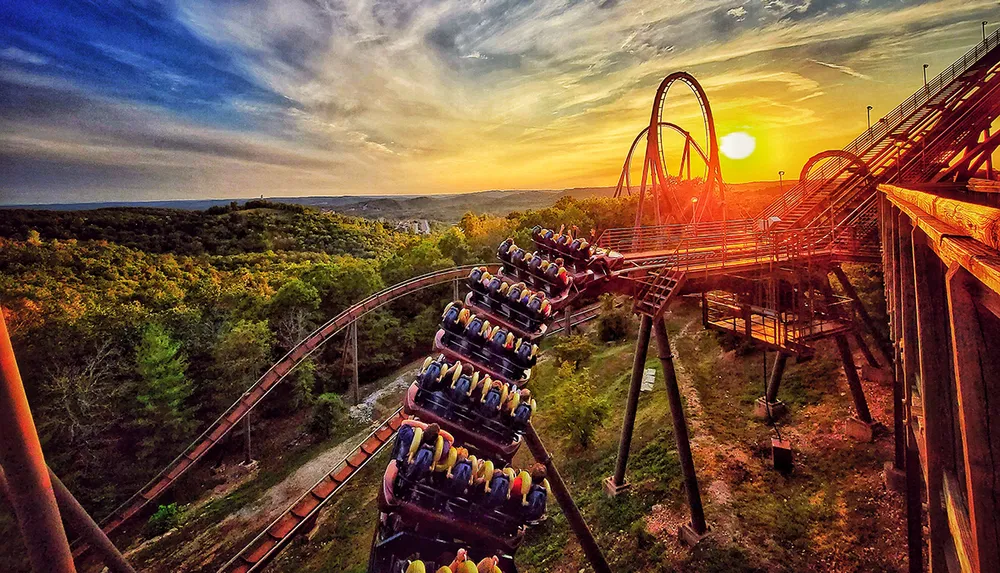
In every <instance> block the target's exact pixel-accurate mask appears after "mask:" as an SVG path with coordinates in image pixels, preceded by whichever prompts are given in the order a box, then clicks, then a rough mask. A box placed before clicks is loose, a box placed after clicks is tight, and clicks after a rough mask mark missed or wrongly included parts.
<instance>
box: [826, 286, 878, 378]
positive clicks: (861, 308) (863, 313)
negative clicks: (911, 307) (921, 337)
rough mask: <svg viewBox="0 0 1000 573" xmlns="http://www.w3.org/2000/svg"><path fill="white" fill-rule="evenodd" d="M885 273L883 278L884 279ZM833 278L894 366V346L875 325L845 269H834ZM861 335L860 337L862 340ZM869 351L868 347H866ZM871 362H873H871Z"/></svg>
mask: <svg viewBox="0 0 1000 573" xmlns="http://www.w3.org/2000/svg"><path fill="white" fill-rule="evenodd" d="M884 275H885V274H884V273H883V278H884ZM833 276H835V277H837V282H839V283H840V286H841V288H843V289H844V293H845V294H847V297H848V298H850V299H851V304H852V306H854V311H855V312H857V313H858V318H860V319H861V323H862V324H863V325H864V327H865V330H867V331H868V334H870V335H871V337H872V339H873V340H874V341H875V346H877V347H878V350H879V352H880V353H881V354H882V357H883V358H885V361H886V362H887V363H888V364H892V359H893V353H892V344H891V343H890V342H889V341H888V340H886V338H885V336H883V335H882V332H881V331H880V330H879V329H878V327H877V325H876V324H875V319H874V318H872V316H871V314H869V313H868V309H866V308H865V305H864V303H863V302H861V297H859V296H858V291H857V290H856V289H855V288H854V285H853V284H851V281H850V279H848V278H847V273H845V272H844V269H842V268H840V267H833ZM860 337H861V335H858V338H860ZM865 348H866V349H867V347H865ZM869 354H870V352H869ZM869 362H871V360H869ZM872 366H874V367H876V368H877V367H878V364H872Z"/></svg>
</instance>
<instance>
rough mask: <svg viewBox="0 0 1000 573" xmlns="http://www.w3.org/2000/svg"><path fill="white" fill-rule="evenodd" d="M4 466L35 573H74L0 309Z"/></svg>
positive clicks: (1, 457) (0, 439)
mask: <svg viewBox="0 0 1000 573" xmlns="http://www.w3.org/2000/svg"><path fill="white" fill-rule="evenodd" d="M0 420H2V421H3V425H4V426H3V431H2V432H0V466H2V467H3V468H4V470H5V472H6V474H7V476H8V484H9V488H10V498H11V505H13V506H14V513H15V514H16V515H17V522H18V525H19V526H20V529H21V535H22V536H23V537H24V544H25V546H26V547H27V549H28V561H29V562H30V563H31V568H32V569H33V570H34V571H36V572H42V571H46V572H52V573H75V571H76V567H75V566H74V565H73V555H72V554H71V553H70V550H69V541H68V540H67V539H66V530H65V529H63V524H62V520H61V519H60V517H59V508H58V506H57V505H56V498H55V493H54V492H53V491H52V481H51V480H50V479H49V471H48V468H47V467H46V466H45V456H44V455H43V454H42V445H41V443H40V442H39V441H38V434H37V433H36V431H35V421H34V419H33V418H32V416H31V409H30V408H29V407H28V397H27V396H26V395H25V393H24V385H23V384H22V382H21V374H20V372H19V371H18V369H17V361H16V360H15V358H14V348H13V347H12V346H11V343H10V336H9V335H8V333H7V324H6V322H4V318H3V309H0Z"/></svg>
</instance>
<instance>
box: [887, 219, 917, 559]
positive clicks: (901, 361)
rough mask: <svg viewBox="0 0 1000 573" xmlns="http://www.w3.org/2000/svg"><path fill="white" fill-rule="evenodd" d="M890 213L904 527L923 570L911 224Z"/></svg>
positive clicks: (911, 548)
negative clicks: (903, 442)
mask: <svg viewBox="0 0 1000 573" xmlns="http://www.w3.org/2000/svg"><path fill="white" fill-rule="evenodd" d="M892 211H893V213H894V214H893V216H892V220H893V223H894V226H893V251H894V256H895V259H896V265H895V272H894V275H895V287H896V288H895V294H894V295H893V298H894V300H895V307H896V319H897V320H896V323H897V327H896V328H894V329H893V331H894V332H895V334H896V336H897V338H896V357H897V359H896V379H897V384H898V385H899V387H900V392H901V393H902V400H901V404H903V405H904V407H903V418H904V422H903V423H904V426H905V429H906V529H907V535H906V539H907V548H908V553H909V565H910V572H911V573H922V572H923V549H924V542H923V513H922V502H921V497H922V490H923V487H922V484H921V474H922V473H923V469H922V467H921V462H920V450H919V448H918V445H917V434H916V430H915V429H914V423H915V420H914V416H913V401H914V399H915V398H914V396H913V388H914V387H915V386H916V368H915V367H914V366H915V363H918V359H917V357H916V351H917V346H918V343H917V316H916V314H917V311H916V302H915V300H914V298H913V283H914V279H913V245H912V244H911V243H912V236H911V234H912V232H913V224H912V223H911V222H910V218H909V216H908V215H906V214H905V213H903V212H901V211H900V210H899V209H896V208H895V207H893V208H892Z"/></svg>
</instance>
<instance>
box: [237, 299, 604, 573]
mask: <svg viewBox="0 0 1000 573" xmlns="http://www.w3.org/2000/svg"><path fill="white" fill-rule="evenodd" d="M600 312H601V303H596V304H592V305H589V306H586V307H584V308H581V309H580V310H578V311H577V312H576V313H574V314H573V316H572V318H571V322H572V324H573V325H574V326H576V325H578V324H582V323H584V322H587V321H589V320H593V319H594V318H596V317H597V316H598V315H599V314H600ZM563 329H564V327H563V326H557V327H554V328H552V329H550V330H548V331H547V332H546V333H545V336H551V335H553V334H555V333H557V332H561V331H562V330H563ZM404 419H406V416H405V415H404V414H403V409H402V408H400V409H399V410H396V411H395V412H394V413H393V414H392V415H390V416H389V417H388V418H386V420H385V421H383V422H382V423H380V424H379V425H378V426H377V427H376V428H375V430H374V431H373V432H372V433H371V434H369V435H368V437H367V438H365V439H364V440H362V442H361V443H360V444H359V445H358V446H357V447H356V448H354V450H352V451H351V453H349V454H348V455H347V457H345V458H344V459H343V460H342V461H341V462H340V463H338V464H337V465H336V466H334V467H333V469H331V470H330V472H329V473H327V474H326V475H325V476H323V478H321V479H320V480H319V481H318V482H316V484H315V485H313V486H312V487H311V488H310V489H309V491H307V492H306V493H304V494H303V495H302V496H301V497H300V498H299V499H297V500H296V501H295V503H293V504H291V505H290V506H289V507H288V508H287V509H285V511H284V512H283V513H282V514H281V515H280V516H278V517H277V518H276V519H275V520H274V521H272V522H271V523H270V524H269V525H268V526H267V527H266V528H265V529H264V530H263V531H261V532H260V533H259V534H258V535H257V536H256V537H254V539H253V540H252V541H251V542H250V543H249V544H247V546H246V547H244V548H243V549H241V550H240V552H239V553H237V554H236V555H235V556H234V557H233V558H232V559H230V560H229V561H228V562H227V563H226V564H225V565H223V566H222V568H221V569H219V573H251V572H253V571H258V570H260V568H262V567H264V566H265V565H267V563H269V562H270V561H271V560H272V559H274V558H275V557H276V556H277V555H278V553H279V552H281V550H282V549H284V548H285V546H287V545H288V543H289V542H290V541H291V540H292V539H293V538H294V537H295V536H296V534H298V533H300V532H302V531H303V530H304V529H305V530H308V529H309V527H310V526H311V522H312V520H314V518H315V516H316V514H317V513H319V510H320V509H322V507H323V506H324V505H325V504H326V503H327V502H329V501H330V500H331V499H333V497H334V496H335V495H336V494H337V493H339V492H340V490H341V489H342V488H343V486H344V485H345V484H346V483H347V482H348V481H349V480H350V479H351V478H352V477H354V476H355V475H356V474H357V473H358V472H359V471H360V470H361V469H362V468H363V467H364V466H365V464H367V463H368V462H369V461H370V460H371V459H372V458H373V457H375V455H376V454H378V453H379V452H380V451H382V449H384V448H385V446H386V445H387V444H388V443H389V442H390V441H391V440H392V437H393V436H394V435H395V434H396V430H398V429H399V426H400V425H401V424H402V422H403V420H404Z"/></svg>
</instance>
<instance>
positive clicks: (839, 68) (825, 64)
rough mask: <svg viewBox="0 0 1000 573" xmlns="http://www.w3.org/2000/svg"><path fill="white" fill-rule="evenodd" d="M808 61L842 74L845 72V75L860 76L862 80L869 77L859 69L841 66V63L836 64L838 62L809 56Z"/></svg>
mask: <svg viewBox="0 0 1000 573" xmlns="http://www.w3.org/2000/svg"><path fill="white" fill-rule="evenodd" d="M809 61H810V62H812V63H814V64H818V65H820V66H823V67H825V68H830V69H831V70H837V71H838V72H840V73H842V74H847V75H849V76H851V77H855V78H860V79H862V80H870V79H871V77H870V76H866V75H865V74H862V73H861V72H859V71H857V70H855V69H853V68H851V67H849V66H841V65H838V64H831V63H829V62H821V61H820V60H814V59H812V58H810V59H809Z"/></svg>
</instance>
